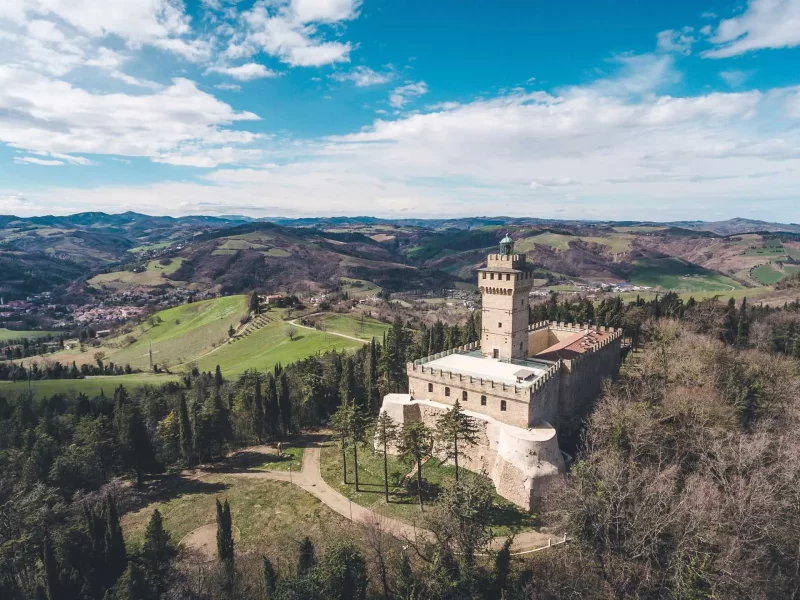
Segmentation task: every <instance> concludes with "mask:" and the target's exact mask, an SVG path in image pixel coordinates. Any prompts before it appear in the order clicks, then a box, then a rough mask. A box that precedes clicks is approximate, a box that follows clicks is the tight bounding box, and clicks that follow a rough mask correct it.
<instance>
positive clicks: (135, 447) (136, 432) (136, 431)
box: [126, 405, 156, 486]
mask: <svg viewBox="0 0 800 600" xmlns="http://www.w3.org/2000/svg"><path fill="white" fill-rule="evenodd" d="M127 425H128V432H127V436H126V437H127V451H128V452H127V453H128V457H129V461H128V462H129V463H130V464H131V466H132V467H133V469H134V470H135V471H136V485H137V486H141V485H142V474H143V473H144V471H145V470H147V469H152V468H153V467H154V465H155V462H156V458H155V452H154V451H153V446H152V444H151V443H150V435H149V434H148V432H147V427H145V424H144V419H143V418H142V413H141V412H140V410H139V407H138V406H136V405H133V406H131V407H130V409H129V416H128V424H127Z"/></svg>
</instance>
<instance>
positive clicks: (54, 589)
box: [42, 533, 63, 600]
mask: <svg viewBox="0 0 800 600" xmlns="http://www.w3.org/2000/svg"><path fill="white" fill-rule="evenodd" d="M42 566H43V567H44V592H45V594H46V597H47V600H61V598H62V597H63V596H62V594H61V582H60V581H59V577H58V564H57V563H56V557H55V553H54V552H53V542H52V540H51V539H50V535H49V534H48V533H45V536H44V547H43V548H42Z"/></svg>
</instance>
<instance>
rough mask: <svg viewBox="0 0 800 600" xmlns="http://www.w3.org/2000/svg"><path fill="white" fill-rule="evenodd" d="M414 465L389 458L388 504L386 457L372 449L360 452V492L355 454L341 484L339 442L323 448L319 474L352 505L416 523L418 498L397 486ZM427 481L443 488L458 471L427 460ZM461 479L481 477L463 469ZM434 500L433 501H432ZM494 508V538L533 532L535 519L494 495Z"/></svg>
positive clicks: (433, 485)
mask: <svg viewBox="0 0 800 600" xmlns="http://www.w3.org/2000/svg"><path fill="white" fill-rule="evenodd" d="M410 470H411V466H410V465H407V464H404V463H402V462H400V461H399V460H398V459H397V458H396V457H394V456H390V457H389V491H390V495H389V499H390V502H389V503H388V504H387V503H386V499H385V496H384V487H383V454H381V453H379V452H375V451H373V450H372V449H371V448H370V447H369V446H366V447H364V448H363V449H359V451H358V474H359V491H358V492H356V490H355V484H354V483H353V482H354V481H355V474H354V472H353V455H352V451H350V452H349V457H348V463H347V472H348V477H347V480H348V482H349V483H348V484H344V483H343V481H342V455H341V450H340V446H339V444H338V443H333V442H326V443H325V445H324V446H323V448H322V457H321V463H320V472H321V473H322V477H323V479H325V481H326V482H327V483H328V484H329V485H330V486H331V487H333V488H334V489H336V490H337V491H338V492H339V493H341V494H342V495H344V496H346V497H348V498H350V499H351V500H352V501H353V502H356V503H358V504H361V505H362V506H368V507H371V508H373V509H376V510H377V511H378V512H381V513H385V514H387V515H388V516H391V517H395V518H398V519H402V520H405V521H410V522H411V521H414V520H415V519H418V518H419V503H418V501H417V497H416V495H409V494H407V493H406V491H405V489H404V488H403V487H399V486H398V484H399V482H400V481H401V480H402V478H403V477H404V476H405V475H406V474H407V473H409V472H410ZM422 473H423V476H424V478H425V480H426V481H427V482H428V483H429V485H430V486H431V487H432V489H434V490H436V489H437V488H441V486H442V485H444V484H445V483H446V482H449V481H452V480H454V479H455V468H454V467H451V466H449V465H442V464H440V463H439V461H438V460H435V459H431V460H428V461H427V462H426V463H425V464H424V465H423V467H422ZM460 477H462V478H469V477H482V476H481V475H478V474H476V473H472V472H470V471H467V470H466V469H463V470H461V472H460ZM431 500H432V499H431ZM494 501H495V508H494V510H493V513H492V517H491V520H490V522H489V523H487V524H488V525H489V526H490V527H491V528H492V532H493V534H494V535H510V534H511V533H513V532H514V531H515V530H520V529H531V528H532V527H534V526H535V524H536V517H535V516H534V515H532V514H530V513H527V512H524V511H521V510H519V509H518V508H517V507H516V506H515V505H513V504H511V503H510V502H509V501H508V500H506V499H504V498H502V497H500V496H498V495H497V494H495V497H494Z"/></svg>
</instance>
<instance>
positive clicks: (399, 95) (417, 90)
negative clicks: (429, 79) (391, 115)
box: [389, 81, 428, 108]
mask: <svg viewBox="0 0 800 600" xmlns="http://www.w3.org/2000/svg"><path fill="white" fill-rule="evenodd" d="M427 93H428V84H427V83H425V82H424V81H417V82H416V83H408V84H406V85H402V86H400V87H397V88H395V89H393V90H392V93H391V94H390V95H389V105H390V106H392V107H393V108H403V107H404V106H405V105H406V104H408V103H409V102H411V100H412V99H413V98H415V97H417V96H422V95H424V94H427Z"/></svg>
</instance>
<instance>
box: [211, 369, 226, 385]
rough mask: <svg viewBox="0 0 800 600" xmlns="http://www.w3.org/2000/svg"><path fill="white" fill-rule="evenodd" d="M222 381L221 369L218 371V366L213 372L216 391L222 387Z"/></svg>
mask: <svg viewBox="0 0 800 600" xmlns="http://www.w3.org/2000/svg"><path fill="white" fill-rule="evenodd" d="M224 381H225V380H224V379H222V369H220V368H219V365H217V368H216V370H215V371H214V385H215V386H216V388H217V389H219V388H221V387H222V384H223V383H224Z"/></svg>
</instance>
